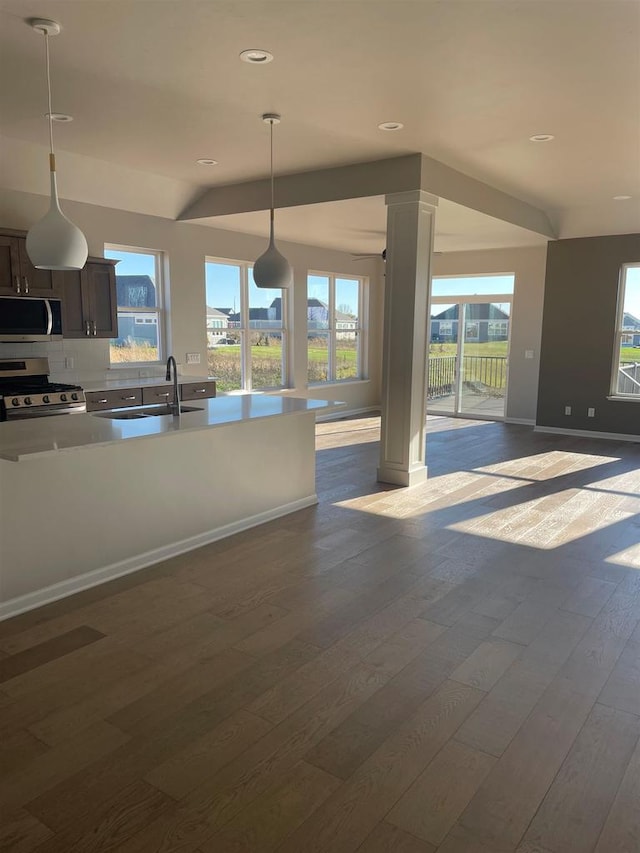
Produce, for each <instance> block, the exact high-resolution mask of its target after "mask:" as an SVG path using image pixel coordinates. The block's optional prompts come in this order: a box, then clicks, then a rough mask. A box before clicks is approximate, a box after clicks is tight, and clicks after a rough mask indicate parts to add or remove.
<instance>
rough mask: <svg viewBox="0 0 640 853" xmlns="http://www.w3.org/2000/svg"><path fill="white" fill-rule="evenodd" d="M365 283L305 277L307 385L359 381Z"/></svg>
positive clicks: (317, 275)
mask: <svg viewBox="0 0 640 853" xmlns="http://www.w3.org/2000/svg"><path fill="white" fill-rule="evenodd" d="M363 306H364V279H362V278H357V277H355V276H354V277H348V276H336V275H331V274H325V273H311V274H310V275H309V276H307V381H308V382H309V383H310V384H313V383H317V382H340V381H342V380H345V379H361V378H362V377H363V375H364V365H363V345H362V342H363V324H362V317H363V315H364V308H363Z"/></svg>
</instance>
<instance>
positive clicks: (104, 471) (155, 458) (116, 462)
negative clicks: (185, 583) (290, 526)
mask: <svg viewBox="0 0 640 853" xmlns="http://www.w3.org/2000/svg"><path fill="white" fill-rule="evenodd" d="M316 502H317V498H316V494H315V415H314V413H313V412H303V413H298V414H292V415H284V416H281V417H272V418H264V419H259V420H255V421H249V422H241V423H234V424H230V425H228V426H218V427H215V428H212V429H205V430H200V431H196V432H187V433H182V434H181V433H175V434H168V435H166V436H162V437H156V438H149V439H139V440H135V441H122V442H118V443H116V444H112V445H108V446H102V447H94V448H91V447H89V448H82V449H79V450H77V451H67V452H61V453H57V454H50V455H46V456H40V457H33V458H28V459H25V460H23V461H20V462H6V461H0V617H2V618H6V617H7V616H9V615H13V614H14V613H17V612H21V611H23V610H27V609H30V608H31V607H35V606H38V605H39V604H41V603H44V602H46V601H49V600H54V599H55V598H59V597H61V596H63V595H67V594H71V593H72V592H74V591H77V590H79V589H83V588H86V587H88V586H93V585H95V584H96V583H99V582H103V581H105V580H109V579H110V578H112V577H117V576H118V575H121V574H125V573H127V572H129V571H132V570H135V569H137V568H142V567H143V566H145V565H149V564H152V563H154V562H158V561H160V560H161V559H164V558H166V557H168V556H171V555H173V554H174V553H180V552H181V551H185V550H189V549H190V548H193V547H197V546H199V545H201V544H205V543H206V542H207V541H214V540H215V539H219V538H221V537H222V536H225V535H230V534H231V533H233V532H236V531H237V530H241V529H244V528H246V527H249V526H253V525H254V524H255V523H257V522H259V521H261V520H268V519H269V518H275V517H277V516H279V515H284V514H286V513H287V512H291V511H294V510H295V509H297V508H301V507H302V506H308V505H311V504H313V503H316ZM219 569H220V570H222V569H223V567H222V569H221V567H219V566H216V570H219ZM56 585H57V586H56Z"/></svg>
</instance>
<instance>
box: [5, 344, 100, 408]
mask: <svg viewBox="0 0 640 853" xmlns="http://www.w3.org/2000/svg"><path fill="white" fill-rule="evenodd" d="M86 410H87V405H86V402H85V397H84V391H83V390H82V388H81V387H80V386H79V385H65V384H63V383H62V382H50V381H49V360H48V359H47V358H8V359H1V358H0V421H9V420H11V421H13V420H20V419H25V418H34V417H42V416H44V415H68V414H73V413H75V412H86Z"/></svg>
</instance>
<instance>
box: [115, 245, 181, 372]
mask: <svg viewBox="0 0 640 853" xmlns="http://www.w3.org/2000/svg"><path fill="white" fill-rule="evenodd" d="M104 251H105V255H106V253H107V252H126V253H127V254H131V255H152V256H153V259H154V284H155V287H156V305H155V306H154V307H151V306H137V307H136V308H135V309H134V308H131V307H127V306H124V305H123V306H120V305H118V304H117V301H118V300H117V288H116V314H119V313H120V310H121V309H122V311H123V312H125V311H126V312H127V313H129V314H131V313H133V312H134V311H135V313H136V314H153V315H154V316H155V317H156V318H157V322H156V327H157V329H158V358H157V359H155V360H154V361H121V362H116V361H111V345H109V366H110V368H113V369H114V370H122V369H124V368H128V367H145V366H147V365H156V364H164V363H165V359H166V355H167V331H168V329H167V313H166V308H165V303H166V299H165V275H164V271H165V267H166V263H167V258H166V253H165V252H164V250H162V249H144V248H142V247H140V246H123V245H121V244H119V243H105V244H104ZM115 275H116V278H117V277H118V267H117V266H116V269H115ZM135 322H136V323H137V320H136V321H135ZM141 325H145V326H146V325H147V324H146V323H145V324H141Z"/></svg>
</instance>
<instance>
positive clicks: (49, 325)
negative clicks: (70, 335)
mask: <svg viewBox="0 0 640 853" xmlns="http://www.w3.org/2000/svg"><path fill="white" fill-rule="evenodd" d="M44 305H45V308H46V309H47V331H46V332H45V334H46V335H50V334H51V332H52V330H53V311H52V310H51V303H50V302H49V300H48V299H45V300H44Z"/></svg>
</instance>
